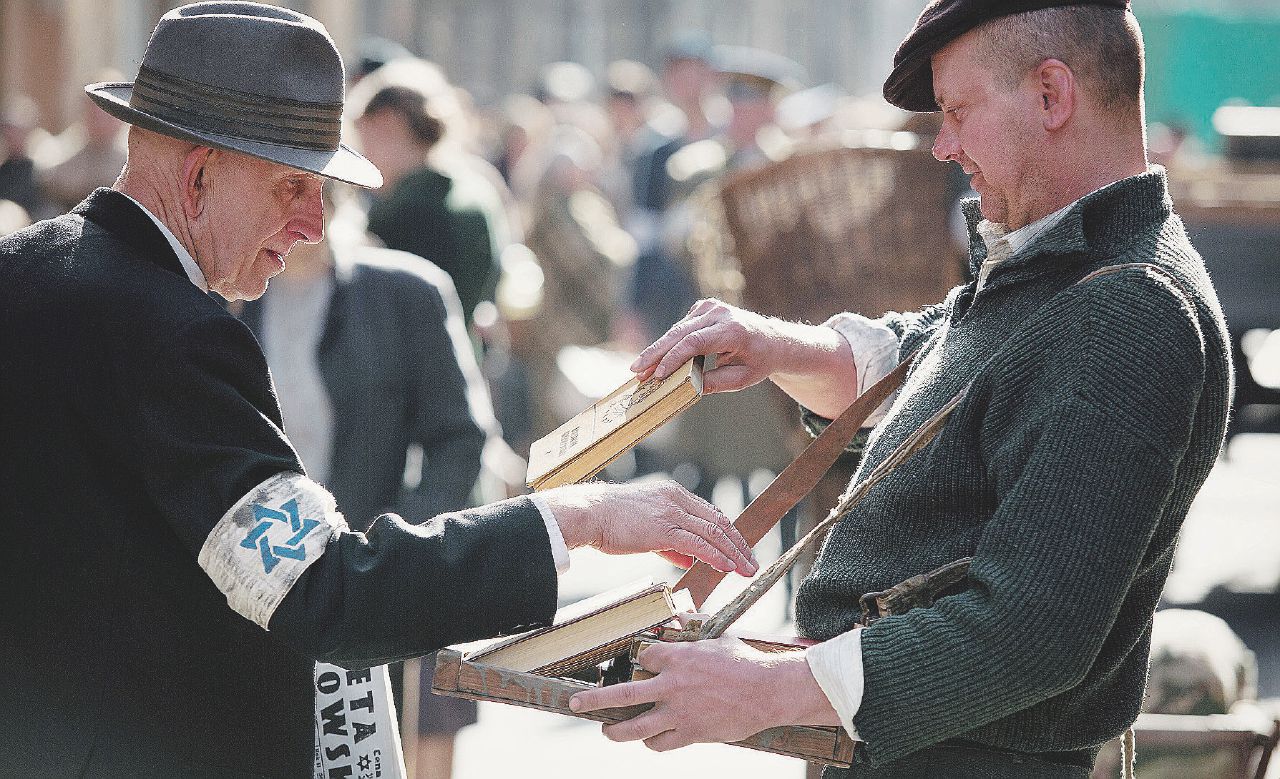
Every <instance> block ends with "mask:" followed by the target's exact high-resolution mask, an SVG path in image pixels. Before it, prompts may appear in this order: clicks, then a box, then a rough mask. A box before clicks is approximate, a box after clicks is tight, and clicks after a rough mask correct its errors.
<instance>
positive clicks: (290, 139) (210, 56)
mask: <svg viewBox="0 0 1280 779" xmlns="http://www.w3.org/2000/svg"><path fill="white" fill-rule="evenodd" d="M343 89H344V87H343V69H342V57H341V56H340V55H339V54H338V49H337V47H335V46H334V44H333V39H332V38H330V37H329V33H328V31H326V30H325V28H324V25H322V24H320V22H318V21H316V20H315V19H312V18H311V17H309V16H306V15H305V14H300V13H298V12H296V11H290V10H288V9H285V8H277V7H275V6H269V5H261V4H259V3H244V2H205V3H193V4H192V5H184V6H181V7H179V8H175V9H173V10H172V11H170V12H168V13H167V14H165V15H164V16H163V17H161V19H160V23H159V24H157V25H156V29H155V31H154V32H153V33H151V40H150V41H149V42H148V43H147V49H146V51H145V52H144V53H143V55H142V65H141V67H139V69H138V76H137V78H136V79H134V81H133V83H128V82H108V83H101V84H90V85H89V86H87V87H85V91H86V92H88V93H89V97H91V98H93V100H94V102H96V103H97V104H98V105H99V106H101V107H102V109H103V110H104V111H106V112H107V113H109V114H111V115H112V116H115V117H116V118H118V119H122V120H124V121H125V122H128V123H129V124H133V125H137V126H138V127H142V128H145V129H148V130H153V131H155V132H158V133H161V134H163V135H168V136H171V137H174V138H180V139H182V140H186V141H192V142H194V143H199V144H204V145H207V146H215V147H218V148H222V149H230V150H232V151H238V152H243V153H245V154H249V155H252V156H254V157H259V158H261V159H264V160H270V161H272V162H278V163H281V164H282V165H288V166H289V167H292V168H298V169H300V170H305V171H310V172H312V173H318V174H320V175H322V176H327V177H329V178H335V179H338V180H340V181H346V182H349V183H351V184H357V185H359V186H362V187H378V186H381V185H382V174H381V173H379V172H378V169H377V167H375V166H374V164H373V163H371V162H369V161H368V160H366V159H365V158H364V157H362V156H360V155H359V154H357V153H356V152H355V151H353V150H352V149H350V148H349V147H348V146H347V145H346V144H344V143H342V103H343Z"/></svg>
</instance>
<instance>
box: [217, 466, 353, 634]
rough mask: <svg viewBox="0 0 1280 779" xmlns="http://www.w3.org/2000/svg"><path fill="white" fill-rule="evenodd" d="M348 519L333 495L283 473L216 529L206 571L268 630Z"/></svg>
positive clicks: (239, 607) (229, 600)
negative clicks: (299, 580)
mask: <svg viewBox="0 0 1280 779" xmlns="http://www.w3.org/2000/svg"><path fill="white" fill-rule="evenodd" d="M346 529H347V521H346V520H345V519H344V518H343V516H342V515H341V514H339V513H338V510H337V505H336V504H335V502H334V499H333V496H332V495H330V494H329V491H328V490H326V489H325V488H324V487H321V486H320V485H319V484H316V483H315V482H313V481H311V480H310V479H308V478H307V477H305V476H301V475H299V474H296V473H289V472H286V473H278V474H276V475H275V476H272V477H271V478H270V479H267V480H266V481H264V482H262V483H261V484H259V485H258V486H257V487H254V488H253V489H251V490H249V492H248V494H246V495H245V496H244V497H243V498H241V499H240V500H239V501H238V502H237V503H236V504H235V505H234V506H232V507H231V509H230V510H229V511H228V512H227V513H226V514H224V515H223V516H222V519H220V520H219V521H218V524H216V525H214V527H213V530H212V531H210V533H209V537H208V538H206V539H205V541H204V546H202V547H201V548H200V557H199V562H200V567H201V568H203V569H204V572H205V573H206V574H208V575H209V578H210V579H212V580H213V583H214V584H216V585H217V586H218V589H219V590H221V591H222V594H224V595H226V596H227V603H228V604H230V606H231V608H232V609H234V610H235V611H236V612H237V613H238V614H240V615H242V616H244V617H246V618H248V619H251V620H253V621H254V622H255V623H257V624H258V625H260V626H262V628H263V629H264V630H265V629H266V627H267V623H268V622H270V621H271V615H272V614H274V613H275V611H276V607H278V606H279V605H280V602H281V601H282V600H284V596H285V595H287V594H289V590H290V589H292V588H293V585H294V583H295V582H296V581H298V577H299V576H301V575H302V572H303V571H305V570H307V566H309V565H311V564H312V563H314V562H315V561H316V560H317V559H318V558H319V557H320V555H321V554H322V553H323V552H324V549H325V547H326V546H327V545H328V544H329V540H330V539H331V538H333V536H334V534H336V533H337V532H338V531H340V530H346Z"/></svg>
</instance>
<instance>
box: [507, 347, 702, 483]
mask: <svg viewBox="0 0 1280 779" xmlns="http://www.w3.org/2000/svg"><path fill="white" fill-rule="evenodd" d="M701 396H702V357H700V356H699V357H695V358H694V359H692V360H690V361H689V362H687V363H685V364H684V365H682V366H680V367H679V368H678V369H676V371H675V372H674V373H672V374H671V375H670V376H668V377H667V378H665V379H663V380H662V381H654V380H650V381H646V382H643V383H641V382H639V381H637V380H635V379H632V380H631V381H629V382H627V383H626V384H624V385H622V386H621V387H619V388H618V389H616V390H614V391H613V392H611V393H609V395H607V396H606V397H604V398H603V399H601V400H599V401H597V402H596V403H594V404H592V406H591V407H590V408H588V409H587V410H586V411H583V412H582V413H581V414H578V415H577V416H576V417H574V418H573V419H570V420H569V421H568V422H565V423H564V424H563V425H561V426H560V427H558V428H556V429H555V430H553V431H551V432H550V433H549V434H547V435H545V436H543V437H542V438H540V439H538V440H537V441H535V442H534V444H533V446H532V447H531V448H530V450H529V472H528V477H527V479H526V481H527V483H528V485H529V486H530V487H532V488H533V489H535V490H544V489H548V488H551V487H558V486H560V485H562V484H576V483H577V482H580V481H583V480H585V479H589V478H591V477H592V476H594V475H596V474H597V473H599V472H600V470H601V469H602V468H604V467H605V466H606V465H608V464H609V463H611V462H613V460H614V459H616V458H617V457H619V456H620V455H622V454H623V453H624V452H626V451H627V450H629V449H630V448H631V447H633V446H635V445H636V444H637V443H639V442H640V441H641V440H642V439H643V438H644V437H645V436H647V435H649V434H650V433H652V432H653V431H654V430H656V429H658V427H660V426H661V425H662V424H663V423H665V422H666V421H667V420H669V419H671V418H672V417H674V416H675V415H676V414H678V413H680V412H681V411H683V410H684V409H686V408H688V407H689V406H690V405H692V404H693V403H694V401H696V400H697V399H698V398H699V397H701Z"/></svg>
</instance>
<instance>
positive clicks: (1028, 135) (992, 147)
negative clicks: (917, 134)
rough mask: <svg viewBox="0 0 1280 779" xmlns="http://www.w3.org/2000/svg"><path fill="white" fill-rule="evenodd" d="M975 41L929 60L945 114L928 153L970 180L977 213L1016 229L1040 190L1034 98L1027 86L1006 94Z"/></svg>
mask: <svg viewBox="0 0 1280 779" xmlns="http://www.w3.org/2000/svg"><path fill="white" fill-rule="evenodd" d="M975 41H976V38H975V36H974V35H973V34H969V35H966V36H963V37H961V38H959V39H957V40H956V41H954V42H953V43H951V44H950V45H949V46H947V47H946V48H944V49H943V50H942V51H941V52H939V53H938V54H935V55H934V57H933V86H934V94H935V96H936V98H937V100H938V106H939V107H940V108H941V109H942V112H943V121H942V129H941V130H940V131H939V132H938V137H937V139H936V140H935V141H934V144H933V156H934V157H936V158H938V159H939V160H942V161H944V162H945V161H948V160H949V161H951V162H955V163H957V164H959V165H960V167H961V168H963V169H964V172H965V173H968V174H970V175H971V176H972V177H973V178H972V179H971V181H970V183H971V185H972V186H973V189H974V190H975V191H976V192H977V193H978V195H979V196H980V197H981V203H982V215H983V217H985V218H986V219H988V220H990V221H992V222H998V223H1001V224H1005V225H1008V226H1009V228H1010V229H1017V228H1019V227H1022V226H1023V225H1025V224H1027V223H1028V222H1029V221H1032V220H1030V219H1029V218H1028V215H1029V214H1031V213H1033V212H1034V210H1035V204H1036V201H1037V199H1038V198H1039V196H1040V193H1042V192H1043V191H1044V187H1045V186H1046V184H1045V182H1046V176H1045V171H1044V170H1043V166H1041V165H1040V164H1039V159H1038V157H1037V149H1038V148H1040V144H1041V143H1042V140H1043V139H1042V137H1041V135H1042V133H1043V125H1042V124H1041V123H1040V121H1039V100H1040V98H1039V94H1038V92H1036V91H1035V90H1034V89H1032V88H1031V85H1030V84H1028V83H1023V84H1019V85H1018V86H1017V87H1015V88H1014V89H1012V90H1010V89H1008V88H1006V87H1005V86H1004V85H1003V84H1001V83H999V82H998V81H997V77H996V75H995V74H994V73H992V71H991V70H990V68H988V67H987V66H986V65H984V64H982V63H980V62H978V61H977V59H976V58H975V56H974V49H975V48H976V46H975Z"/></svg>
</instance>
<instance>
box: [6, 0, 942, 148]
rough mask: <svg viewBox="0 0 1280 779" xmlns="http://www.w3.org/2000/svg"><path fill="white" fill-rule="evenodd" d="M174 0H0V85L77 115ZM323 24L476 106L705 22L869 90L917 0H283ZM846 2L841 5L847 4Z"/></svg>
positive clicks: (131, 58) (129, 68) (49, 111)
mask: <svg viewBox="0 0 1280 779" xmlns="http://www.w3.org/2000/svg"><path fill="white" fill-rule="evenodd" d="M180 4H181V3H180V2H173V1H172V0H0V93H4V94H9V93H13V92H22V93H26V94H30V95H32V96H33V97H35V99H36V100H37V102H38V103H39V104H40V109H41V114H42V117H43V120H44V124H45V126H46V128H47V129H49V130H51V131H57V130H59V129H61V128H62V127H64V126H65V125H66V124H67V123H69V122H70V121H71V119H72V117H74V115H75V111H76V105H77V103H76V101H77V100H81V99H82V97H81V88H82V87H83V85H84V84H85V83H88V82H89V81H92V80H93V77H94V74H96V73H97V72H99V71H100V70H101V69H103V68H104V67H111V68H115V69H117V70H119V71H120V72H121V73H124V74H125V77H126V78H132V77H133V74H134V73H136V72H137V65H138V61H139V59H140V57H141V54H142V51H143V48H144V47H145V45H146V41H147V37H148V36H149V35H150V33H151V30H152V28H153V27H154V25H155V22H156V20H157V19H158V18H159V17H160V15H161V14H163V13H164V12H165V11H167V10H168V9H170V8H172V7H174V6H177V5H180ZM277 4H278V5H284V6H288V7H291V8H294V9H296V10H299V11H303V12H305V13H309V14H311V15H313V16H315V17H317V18H318V19H320V20H321V21H323V22H324V23H325V25H326V26H327V27H328V28H329V30H330V32H331V33H332V34H333V36H334V39H335V41H336V42H337V44H338V47H339V49H340V50H341V51H342V53H343V56H344V57H346V58H347V59H348V60H350V59H351V58H353V57H354V56H355V51H356V47H357V44H358V42H359V41H360V39H361V38H362V37H364V36H366V35H379V36H382V37H385V38H389V39H392V40H395V41H398V42H400V43H402V44H404V45H405V46H406V47H407V48H409V49H410V50H411V51H413V52H414V53H416V54H419V55H421V56H423V57H426V58H427V59H430V60H433V61H435V62H437V63H439V64H440V65H441V66H442V67H443V68H444V69H445V71H446V73H447V74H448V76H449V78H450V80H451V81H453V82H454V83H456V84H458V85H460V86H462V87H464V88H466V89H467V90H468V91H470V92H471V93H472V95H473V96H474V97H475V99H476V101H477V102H478V103H480V104H482V105H485V104H494V103H496V102H497V101H499V100H501V99H502V98H503V97H504V96H505V95H507V94H510V93H515V92H529V91H530V90H531V89H532V88H533V86H534V79H535V78H536V76H537V73H538V70H539V68H541V67H542V66H543V65H545V64H547V63H550V62H555V61H560V60H572V61H576V62H580V63H582V64H584V65H586V66H587V67H588V68H589V69H591V70H592V71H593V72H594V73H597V74H601V73H603V72H604V69H605V66H606V65H607V64H608V63H609V62H611V61H613V60H616V59H622V58H627V59H635V60H639V61H641V62H646V63H648V64H650V65H656V64H658V61H659V59H660V58H661V56H662V51H663V48H664V46H665V45H666V43H667V41H668V40H669V39H670V38H671V36H672V34H673V33H674V32H675V31H677V30H680V29H685V28H698V29H702V30H706V31H707V32H708V33H710V35H711V36H712V38H713V39H714V40H715V41H716V42H718V43H731V44H741V45H751V46H758V47H761V48H765V49H770V50H772V51H776V52H778V53H782V54H786V55H788V56H790V57H792V58H793V59H795V60H797V61H798V62H800V63H801V64H802V65H804V66H805V67H806V68H807V69H808V72H809V76H810V79H811V80H812V81H813V82H814V83H820V82H824V81H833V82H836V83H840V84H842V85H844V86H845V88H846V89H847V90H849V91H850V92H851V93H854V94H859V93H862V92H873V91H877V90H878V88H879V84H880V82H881V81H882V80H883V78H884V76H885V75H886V74H887V73H888V70H889V64H890V62H891V60H892V55H893V48H894V46H895V45H896V44H897V41H898V40H900V39H901V36H902V34H903V33H904V32H905V31H906V30H907V29H909V28H910V26H911V23H912V21H913V20H914V19H915V17H916V15H917V14H918V13H919V11H920V9H921V8H922V7H923V6H924V0H910V1H909V2H904V0H858V2H857V3H855V4H854V5H853V6H851V5H850V3H848V2H847V0H809V2H804V3H794V2H787V1H786V0H364V1H363V2H359V3H354V2H349V1H348V0H289V1H288V2H281V3H277ZM851 9H852V10H851Z"/></svg>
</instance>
